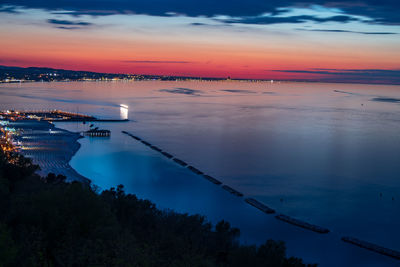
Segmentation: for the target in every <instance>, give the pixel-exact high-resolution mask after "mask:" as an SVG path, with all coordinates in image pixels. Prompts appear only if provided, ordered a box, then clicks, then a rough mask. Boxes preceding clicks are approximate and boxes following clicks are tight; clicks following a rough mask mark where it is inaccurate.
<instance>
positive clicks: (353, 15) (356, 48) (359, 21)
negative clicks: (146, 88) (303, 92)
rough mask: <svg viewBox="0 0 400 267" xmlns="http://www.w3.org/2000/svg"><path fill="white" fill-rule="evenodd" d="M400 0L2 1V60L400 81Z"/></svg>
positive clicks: (117, 69)
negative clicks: (399, 11)
mask: <svg viewBox="0 0 400 267" xmlns="http://www.w3.org/2000/svg"><path fill="white" fill-rule="evenodd" d="M398 10H400V1H386V0H380V1H378V0H354V1H353V0H349V1H343V0H334V1H329V0H328V1H324V0H321V1H308V0H303V1H296V0H279V1H278V0H271V1H267V0H246V1H243V0H240V1H239V0H218V1H217V0H202V1H200V0H191V1H189V0H188V1H182V0H171V1H163V0H147V1H137V0H113V1H106V0H79V1H77V0H58V1H46V0H15V1H8V0H0V36H1V39H0V40H1V41H0V65H6V66H20V67H30V66H36V67H52V68H63V69H72V70H87V71H97V72H111V73H135V74H157V75H174V76H202V77H228V76H229V77H232V78H246V79H274V80H279V79H285V80H286V79H289V80H319V81H328V82H361V83H389V84H400V13H398Z"/></svg>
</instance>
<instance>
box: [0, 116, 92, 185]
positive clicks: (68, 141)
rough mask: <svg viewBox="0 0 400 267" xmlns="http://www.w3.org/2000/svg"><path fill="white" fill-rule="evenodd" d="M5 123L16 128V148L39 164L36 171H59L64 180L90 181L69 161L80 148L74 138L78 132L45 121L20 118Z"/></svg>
mask: <svg viewBox="0 0 400 267" xmlns="http://www.w3.org/2000/svg"><path fill="white" fill-rule="evenodd" d="M8 126H9V127H12V128H15V129H16V131H17V132H18V135H16V136H15V140H16V141H17V142H18V143H19V145H20V152H21V153H22V154H23V155H24V156H25V157H28V158H30V159H32V161H33V163H35V164H37V165H39V166H40V170H38V172H37V173H38V174H39V175H41V176H47V174H48V173H54V174H56V175H58V174H61V175H65V176H66V177H67V181H68V182H72V181H79V182H83V183H90V180H89V179H87V178H86V177H84V176H82V175H80V174H79V173H78V172H77V171H75V170H74V169H73V168H72V167H71V166H70V165H69V161H70V160H71V158H72V156H73V155H74V154H75V153H76V152H77V151H78V149H79V148H80V144H79V142H78V139H80V138H82V136H81V135H80V134H79V133H73V132H70V131H67V130H63V129H59V128H56V127H55V126H54V125H53V124H52V123H50V122H47V121H36V120H21V121H15V122H9V124H8Z"/></svg>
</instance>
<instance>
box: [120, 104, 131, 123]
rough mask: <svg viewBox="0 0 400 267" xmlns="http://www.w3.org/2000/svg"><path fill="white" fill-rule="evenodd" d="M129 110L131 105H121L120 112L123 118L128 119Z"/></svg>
mask: <svg viewBox="0 0 400 267" xmlns="http://www.w3.org/2000/svg"><path fill="white" fill-rule="evenodd" d="M128 111H129V107H128V106H127V105H124V104H121V105H119V113H120V117H121V120H127V119H128Z"/></svg>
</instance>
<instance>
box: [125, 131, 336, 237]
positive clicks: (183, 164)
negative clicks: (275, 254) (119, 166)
mask: <svg viewBox="0 0 400 267" xmlns="http://www.w3.org/2000/svg"><path fill="white" fill-rule="evenodd" d="M122 133H123V134H126V135H128V136H130V137H132V138H133V139H135V140H137V141H139V142H141V143H143V144H144V145H146V146H148V147H149V148H151V149H153V150H155V151H157V152H159V153H161V154H162V155H164V156H165V157H167V158H168V159H171V160H172V161H173V162H175V163H176V164H178V165H180V166H181V167H184V168H187V169H188V170H190V171H191V172H193V173H194V174H197V175H200V176H202V177H203V178H205V179H207V180H208V181H210V182H212V183H213V184H215V185H221V184H222V182H221V181H219V180H217V179H215V178H214V177H212V176H210V175H208V174H205V173H204V172H202V171H201V170H199V169H197V168H196V167H194V166H192V165H189V164H188V163H186V162H185V161H183V160H181V159H179V158H176V157H175V156H173V155H172V154H170V153H168V152H166V151H163V150H162V149H161V148H159V147H158V146H155V145H153V144H151V143H150V142H147V141H145V140H143V139H142V138H140V137H138V136H136V135H133V134H131V133H129V132H127V131H122ZM222 189H224V190H225V191H227V192H229V193H230V194H232V195H234V196H237V197H243V193H241V192H239V191H237V190H236V189H234V188H232V187H230V186H229V185H222ZM245 202H246V203H248V204H250V205H251V206H253V207H255V208H257V209H259V210H261V211H262V212H264V213H267V214H272V213H275V210H274V209H271V208H270V207H268V206H267V205H265V204H263V203H261V202H260V201H258V200H256V199H254V198H246V199H245ZM276 218H277V219H279V220H282V221H285V222H287V223H290V224H292V225H295V226H299V227H302V228H305V229H308V230H311V231H314V232H317V233H327V232H329V230H327V229H325V228H323V227H320V226H316V225H312V224H309V223H306V222H302V221H300V220H297V219H293V218H291V217H289V216H286V215H282V214H281V215H278V216H276Z"/></svg>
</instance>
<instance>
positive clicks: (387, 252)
mask: <svg viewBox="0 0 400 267" xmlns="http://www.w3.org/2000/svg"><path fill="white" fill-rule="evenodd" d="M342 240H343V241H344V242H346V243H350V244H353V245H356V246H358V247H361V248H365V249H368V250H371V251H374V252H377V253H379V254H382V255H386V256H389V257H392V258H395V259H398V260H400V252H399V251H396V250H393V249H389V248H385V247H381V246H378V245H375V244H373V243H369V242H366V241H363V240H360V239H357V238H354V237H348V236H344V237H342Z"/></svg>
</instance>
